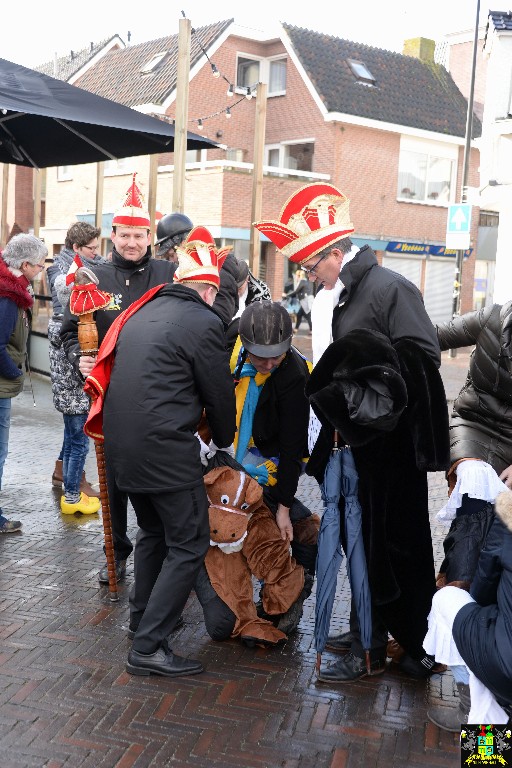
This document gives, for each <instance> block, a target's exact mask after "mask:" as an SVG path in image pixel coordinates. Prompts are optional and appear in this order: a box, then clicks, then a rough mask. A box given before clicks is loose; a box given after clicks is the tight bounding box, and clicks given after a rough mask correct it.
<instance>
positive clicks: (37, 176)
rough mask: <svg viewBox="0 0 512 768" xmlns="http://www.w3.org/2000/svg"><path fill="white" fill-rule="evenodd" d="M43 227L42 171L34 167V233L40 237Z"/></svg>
mask: <svg viewBox="0 0 512 768" xmlns="http://www.w3.org/2000/svg"><path fill="white" fill-rule="evenodd" d="M40 227H41V171H40V170H39V169H34V235H35V236H36V237H39V229H40Z"/></svg>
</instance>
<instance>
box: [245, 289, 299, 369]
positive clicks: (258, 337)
mask: <svg viewBox="0 0 512 768" xmlns="http://www.w3.org/2000/svg"><path fill="white" fill-rule="evenodd" d="M238 333H239V334H240V339H241V341H242V344H243V345H244V348H245V349H246V350H247V352H249V353H251V352H252V353H253V354H255V355H256V356H257V357H279V355H282V354H283V353H284V352H288V350H289V349H290V347H291V345H292V336H293V333H292V321H291V319H290V315H289V314H288V312H287V311H286V309H285V308H284V307H282V306H281V304H278V303H277V302H275V301H255V302H254V303H253V304H249V306H248V307H246V308H245V309H244V311H243V312H242V315H241V317H240V325H239V326H238Z"/></svg>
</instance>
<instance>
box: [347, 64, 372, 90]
mask: <svg viewBox="0 0 512 768" xmlns="http://www.w3.org/2000/svg"><path fill="white" fill-rule="evenodd" d="M347 62H348V65H349V67H350V69H351V70H352V72H353V74H354V75H355V77H356V78H357V80H358V81H359V82H360V83H364V84H365V85H375V78H374V76H373V75H372V73H371V72H370V70H369V69H368V67H367V66H366V64H363V62H362V61H356V60H355V59H347Z"/></svg>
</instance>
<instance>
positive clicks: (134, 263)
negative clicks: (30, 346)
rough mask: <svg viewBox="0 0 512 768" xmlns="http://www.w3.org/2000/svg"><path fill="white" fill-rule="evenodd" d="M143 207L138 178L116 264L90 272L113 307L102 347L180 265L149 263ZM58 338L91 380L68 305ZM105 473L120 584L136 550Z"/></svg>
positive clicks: (102, 313)
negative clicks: (117, 324)
mask: <svg viewBox="0 0 512 768" xmlns="http://www.w3.org/2000/svg"><path fill="white" fill-rule="evenodd" d="M142 206H143V201H142V196H141V193H140V190H139V188H138V187H137V185H136V183H135V178H134V179H133V182H132V185H131V187H130V189H129V190H128V193H127V197H126V200H125V201H124V204H123V206H122V208H121V209H120V210H119V211H117V213H116V214H115V215H114V218H113V219H112V234H111V235H110V238H111V240H112V242H113V244H114V248H113V251H112V261H111V262H109V263H107V264H98V265H95V266H94V268H92V271H93V272H94V273H95V275H96V276H97V277H98V279H99V287H100V288H101V290H103V291H106V292H108V293H110V294H112V300H111V302H110V304H108V305H107V306H106V307H105V308H104V309H100V310H97V311H96V313H95V320H96V325H97V328H98V338H99V343H100V344H101V342H102V341H103V339H104V338H105V334H106V333H107V331H108V329H109V328H110V326H111V325H112V323H113V322H114V320H115V319H116V317H118V316H119V315H120V314H121V312H123V311H124V310H125V309H127V308H128V307H129V306H130V305H131V304H133V302H134V301H137V300H138V299H140V298H141V296H143V295H144V294H145V293H146V291H148V290H149V289H150V288H154V287H156V286H157V285H161V284H163V283H170V282H172V279H173V275H174V272H175V269H176V264H173V263H172V262H169V261H159V260H157V259H152V258H151V251H150V249H149V245H150V218H149V213H148V212H147V211H146V210H144V208H143V207H142ZM60 337H61V339H62V343H63V347H64V350H65V352H66V355H67V357H68V359H69V360H70V362H71V363H72V364H73V365H74V367H75V369H76V370H77V371H78V372H79V373H80V374H81V375H82V376H83V377H84V378H85V377H87V376H88V375H89V374H90V372H91V370H92V369H93V367H94V364H95V362H96V358H95V357H91V356H87V355H85V356H84V355H80V347H79V344H78V318H77V317H76V315H73V314H71V312H70V310H69V305H68V306H67V307H66V308H65V310H64V318H63V321H62V327H61V331H60ZM106 472H107V487H108V497H109V504H110V515H111V520H112V534H113V539H114V551H115V558H116V575H117V580H118V581H119V580H120V579H122V578H123V576H124V575H125V572H126V560H127V558H128V557H129V556H130V554H131V553H132V551H133V545H132V543H131V541H130V539H129V538H128V535H127V526H128V516H127V505H128V497H127V495H126V493H124V492H123V491H120V489H119V488H118V487H117V485H116V483H115V481H114V477H113V474H112V472H111V470H110V467H109V466H108V464H107V467H106ZM98 577H99V581H100V583H101V584H108V571H107V565H106V564H105V565H104V566H103V568H101V570H100V572H99V574H98Z"/></svg>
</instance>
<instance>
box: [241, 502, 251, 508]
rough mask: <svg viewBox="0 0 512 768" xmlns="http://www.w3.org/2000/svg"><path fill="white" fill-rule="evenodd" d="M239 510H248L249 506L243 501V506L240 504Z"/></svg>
mask: <svg viewBox="0 0 512 768" xmlns="http://www.w3.org/2000/svg"><path fill="white" fill-rule="evenodd" d="M240 509H249V505H248V503H247V502H246V501H244V503H243V504H240Z"/></svg>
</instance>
